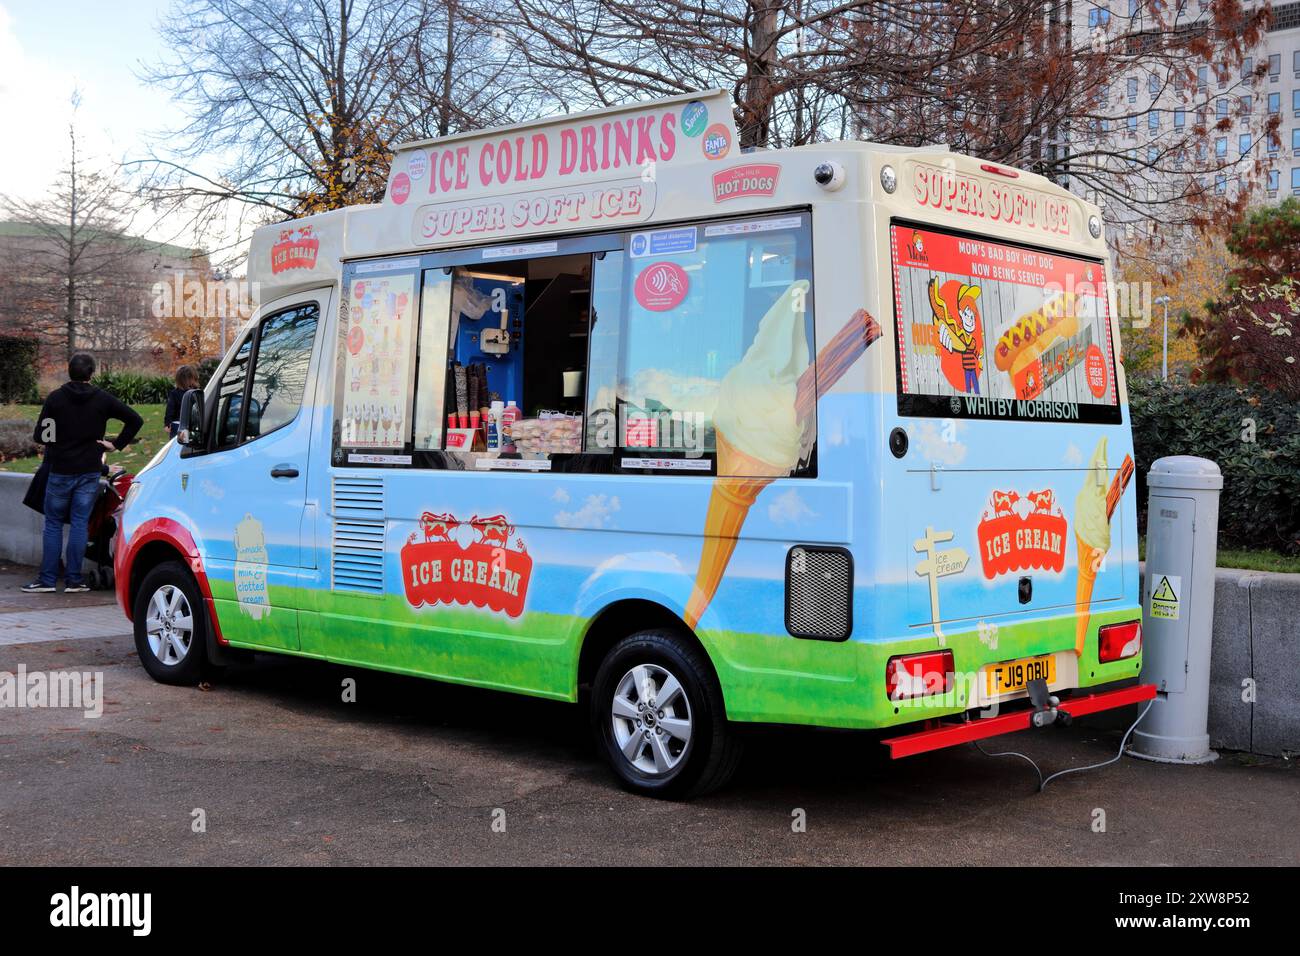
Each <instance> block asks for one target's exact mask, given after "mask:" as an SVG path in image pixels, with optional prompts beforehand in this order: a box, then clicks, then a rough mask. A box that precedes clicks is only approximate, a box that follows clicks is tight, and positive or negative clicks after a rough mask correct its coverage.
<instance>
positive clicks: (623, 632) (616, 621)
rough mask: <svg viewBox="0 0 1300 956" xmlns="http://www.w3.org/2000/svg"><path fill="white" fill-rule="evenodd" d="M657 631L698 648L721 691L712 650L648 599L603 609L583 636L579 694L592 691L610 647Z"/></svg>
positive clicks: (676, 617) (627, 600)
mask: <svg viewBox="0 0 1300 956" xmlns="http://www.w3.org/2000/svg"><path fill="white" fill-rule="evenodd" d="M654 628H663V629H664V630H671V631H675V632H677V633H678V634H680V635H681V636H682V637H683V638H685V639H686V640H688V641H690V642H691V643H692V644H694V645H695V646H696V647H697V648H699V651H700V653H701V654H702V655H703V656H704V659H705V660H706V661H708V663H709V667H710V668H712V669H713V677H714V680H717V681H718V684H719V686H720V687H721V685H722V682H721V677H720V675H719V674H718V667H717V665H716V664H715V663H714V661H713V657H712V655H710V654H709V649H708V648H707V647H706V646H705V645H704V642H703V641H701V640H700V639H699V637H698V636H697V635H696V634H695V631H694V630H692V629H691V628H690V627H688V626H687V625H686V622H685V621H684V620H682V618H681V616H680V615H678V614H677V613H676V612H675V611H673V610H671V609H670V608H668V607H665V606H664V605H662V604H659V603H656V602H655V601H651V600H648V599H646V598H621V599H619V600H617V601H613V602H611V603H610V604H608V605H606V606H605V607H603V608H601V610H600V611H599V612H597V614H596V615H595V616H594V617H593V618H592V620H591V623H590V624H588V625H587V629H586V631H585V632H584V633H583V636H582V644H581V647H580V648H579V651H578V673H577V689H578V691H579V693H581V692H582V691H583V690H584V689H585V688H590V686H591V682H592V680H593V679H594V678H595V676H596V671H597V669H598V668H599V667H600V662H601V661H602V660H604V658H605V655H606V654H607V653H609V649H610V648H611V647H613V646H614V645H615V644H617V643H618V642H619V641H620V640H622V639H623V638H625V637H627V636H628V635H629V634H635V633H636V632H637V631H646V630H651V629H654ZM723 700H724V702H725V700H726V693H725V690H724V693H723Z"/></svg>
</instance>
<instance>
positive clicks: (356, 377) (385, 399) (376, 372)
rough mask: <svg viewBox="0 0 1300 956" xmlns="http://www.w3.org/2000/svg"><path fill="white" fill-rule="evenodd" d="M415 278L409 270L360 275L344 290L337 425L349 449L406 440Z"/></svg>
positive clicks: (392, 444)
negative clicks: (340, 402)
mask: <svg viewBox="0 0 1300 956" xmlns="http://www.w3.org/2000/svg"><path fill="white" fill-rule="evenodd" d="M415 280H416V276H415V274H395V275H386V276H363V277H360V278H354V279H353V280H352V283H351V285H350V287H349V289H348V306H347V309H348V312H347V319H348V322H347V334H346V336H345V338H344V386H343V388H344V391H343V411H342V415H341V416H340V423H339V427H340V440H341V443H342V444H343V445H345V446H347V447H349V448H402V447H404V445H405V444H406V435H407V433H408V432H409V430H410V429H409V428H408V427H407V426H408V422H407V421H406V418H407V414H408V396H407V390H406V383H407V381H408V378H407V376H408V373H409V371H410V363H411V351H412V350H411V336H412V335H413V334H414V330H415Z"/></svg>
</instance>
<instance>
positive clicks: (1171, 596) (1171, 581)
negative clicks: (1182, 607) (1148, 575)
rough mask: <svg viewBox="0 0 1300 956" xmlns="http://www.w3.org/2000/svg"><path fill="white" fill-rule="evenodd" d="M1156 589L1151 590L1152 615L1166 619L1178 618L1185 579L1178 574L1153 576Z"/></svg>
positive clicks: (1174, 619)
mask: <svg viewBox="0 0 1300 956" xmlns="http://www.w3.org/2000/svg"><path fill="white" fill-rule="evenodd" d="M1153 580H1154V581H1155V582H1156V586H1155V590H1153V591H1152V592H1151V612H1150V613H1151V617H1153V618H1160V619H1162V620H1165V621H1176V620H1178V607H1179V602H1180V601H1181V599H1182V593H1183V579H1182V578H1181V577H1179V576H1178V575H1176V574H1162V575H1160V576H1159V577H1158V578H1153Z"/></svg>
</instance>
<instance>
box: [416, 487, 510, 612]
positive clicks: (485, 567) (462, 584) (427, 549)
mask: <svg viewBox="0 0 1300 956" xmlns="http://www.w3.org/2000/svg"><path fill="white" fill-rule="evenodd" d="M419 525H420V530H419V531H418V532H415V533H412V534H411V536H410V537H409V538H408V539H407V541H406V544H405V545H403V546H402V551H401V555H400V560H401V565H402V581H403V586H404V588H405V590H406V600H407V602H408V603H410V605H411V606H412V607H420V606H422V605H425V604H428V605H434V604H462V605H465V606H472V607H482V608H488V609H489V610H492V611H497V612H499V613H504V614H508V615H509V616H510V617H518V616H519V615H520V614H522V613H523V610H524V601H525V599H526V598H527V596H528V580H529V578H530V577H531V575H532V570H533V559H532V558H531V557H530V556H529V555H528V552H527V551H526V550H525V549H524V543H523V541H522V540H521V539H519V538H515V539H514V543H513V546H512V545H511V538H512V537H513V536H514V533H515V527H514V525H512V524H510V523H509V521H507V520H506V518H505V516H504V515H494V516H492V517H490V518H480V517H479V516H478V515H475V516H474V517H472V518H470V519H469V521H467V522H462V521H460V520H458V519H457V518H455V517H454V516H453V515H450V514H434V513H433V512H432V511H426V512H424V513H423V514H422V515H420V521H419ZM462 525H465V526H468V528H469V529H470V531H471V535H470V536H471V537H473V538H474V540H472V541H471V542H470V543H468V544H462V543H461V541H462V538H463V537H464V535H463V534H462V533H460V529H461V527H462Z"/></svg>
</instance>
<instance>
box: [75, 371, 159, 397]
mask: <svg viewBox="0 0 1300 956" xmlns="http://www.w3.org/2000/svg"><path fill="white" fill-rule="evenodd" d="M90 382H91V384H92V385H98V386H99V387H100V388H102V389H103V390H104V391H106V392H109V393H111V394H113V395H116V396H117V397H118V398H120V399H121V400H122V401H124V402H126V403H127V404H128V405H161V404H163V403H164V402H166V401H167V393H168V392H169V391H170V390H171V388H172V385H173V384H174V383H173V382H172V380H171V379H170V378H168V377H167V376H166V375H141V374H140V373H138V372H100V373H99V374H98V375H96V376H95V377H94V378H92V379H91V380H90Z"/></svg>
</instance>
